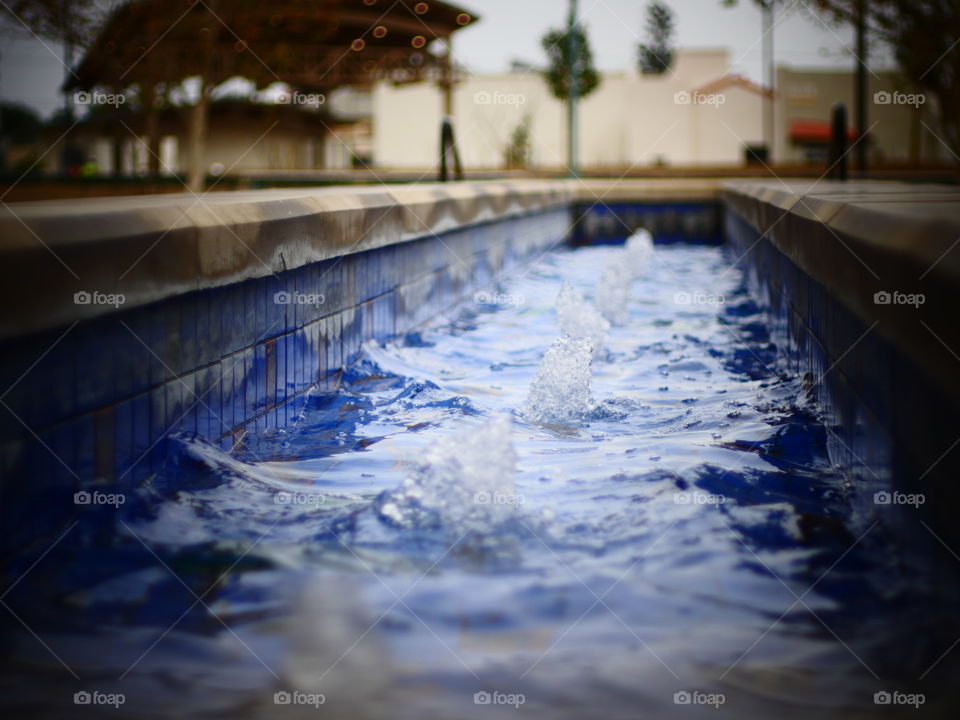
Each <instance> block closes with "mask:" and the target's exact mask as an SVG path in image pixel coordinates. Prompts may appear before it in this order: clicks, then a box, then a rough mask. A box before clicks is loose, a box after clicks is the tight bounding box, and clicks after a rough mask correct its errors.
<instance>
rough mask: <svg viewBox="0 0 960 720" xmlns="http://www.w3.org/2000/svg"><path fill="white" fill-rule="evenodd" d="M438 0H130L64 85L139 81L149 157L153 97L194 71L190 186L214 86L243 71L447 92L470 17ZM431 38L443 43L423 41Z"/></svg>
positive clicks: (258, 78) (262, 77) (254, 76)
mask: <svg viewBox="0 0 960 720" xmlns="http://www.w3.org/2000/svg"><path fill="white" fill-rule="evenodd" d="M475 20H476V17H475V16H473V15H472V14H470V13H468V12H466V11H465V10H463V9H461V8H458V7H455V6H453V5H451V4H449V3H446V2H438V1H437V0H420V1H418V0H130V1H129V2H126V3H124V4H122V5H121V6H119V7H118V8H117V9H116V10H115V12H114V13H113V14H112V15H111V17H110V18H109V20H108V21H107V22H106V23H105V25H104V26H103V28H102V29H101V31H100V33H99V35H98V37H97V38H96V40H95V41H94V42H93V43H92V44H91V45H90V47H89V48H88V50H87V52H86V53H85V55H84V57H83V59H82V60H81V62H80V65H79V66H78V67H77V68H76V71H75V77H72V78H71V80H70V82H69V83H68V85H67V90H70V91H73V90H92V89H94V88H104V89H109V90H110V91H113V92H123V91H125V90H127V89H130V88H132V87H136V88H137V89H138V90H139V94H140V100H141V106H142V108H143V111H144V113H145V114H146V117H145V127H146V128H147V136H148V138H149V142H150V145H151V150H152V152H151V155H152V164H151V169H152V170H153V169H155V167H154V163H155V162H156V157H157V155H158V152H157V150H158V148H159V133H158V132H157V129H156V128H157V123H156V120H155V118H156V115H157V112H156V111H157V105H158V103H157V101H158V98H160V97H163V95H164V93H165V92H166V91H167V90H168V89H170V88H172V87H174V86H177V85H178V84H179V83H181V82H182V81H183V80H185V79H187V78H199V81H200V91H199V95H198V101H197V102H196V104H195V105H194V106H193V108H192V110H191V116H190V120H189V126H190V132H189V143H190V158H191V161H190V171H189V183H188V184H189V185H190V187H191V188H192V189H194V190H197V189H199V188H200V187H201V186H202V183H203V168H202V167H201V163H200V158H201V154H202V146H203V143H204V140H205V137H206V133H207V116H208V107H209V96H210V92H211V90H212V89H213V88H215V87H217V86H218V85H220V84H221V83H223V82H225V81H227V80H230V79H231V78H236V77H241V78H245V79H246V80H248V81H250V82H252V83H253V84H254V85H255V87H256V88H257V89H258V90H261V89H263V88H266V87H268V86H270V85H272V84H273V83H277V82H282V83H286V84H288V85H290V86H291V88H293V90H295V91H300V92H304V93H328V92H330V91H331V90H333V89H335V88H338V87H340V86H343V85H358V86H365V85H370V84H371V83H373V82H376V81H378V80H388V81H391V82H395V83H409V82H416V81H419V80H424V79H434V80H436V81H437V82H439V83H440V84H441V85H442V86H445V87H446V88H447V91H448V92H449V89H450V86H451V84H452V67H451V59H450V58H451V56H450V39H451V36H452V35H453V33H454V32H456V31H457V30H459V29H461V28H463V27H466V26H468V25H470V24H471V23H473V22H475ZM436 40H441V41H443V42H444V43H445V48H446V49H445V51H444V52H442V53H440V54H435V53H433V52H430V51H428V47H429V46H430V45H431V43H433V42H434V41H436Z"/></svg>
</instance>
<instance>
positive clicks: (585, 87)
mask: <svg viewBox="0 0 960 720" xmlns="http://www.w3.org/2000/svg"><path fill="white" fill-rule="evenodd" d="M574 41H575V42H576V44H577V48H578V49H577V66H576V68H575V69H574V72H575V73H576V78H577V95H578V96H579V97H580V98H585V97H587V96H588V95H589V94H590V93H592V92H593V91H594V90H596V89H597V88H598V87H600V73H598V72H597V70H596V68H595V67H594V65H593V52H592V51H591V50H590V42H589V40H588V39H587V33H586V31H585V30H584V29H583V27H582V26H579V25H578V26H577V28H576V30H574ZM541 44H542V45H543V49H544V51H545V52H546V53H547V69H546V70H545V71H544V73H543V76H544V78H545V79H546V81H547V85H548V86H549V87H550V92H552V93H553V95H554V97H556V98H557V99H558V100H566V99H567V98H568V97H569V96H570V42H569V35H568V33H567V31H566V30H551V31H550V32H548V33H547V34H546V35H544V36H543V40H541Z"/></svg>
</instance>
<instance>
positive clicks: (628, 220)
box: [574, 199, 723, 245]
mask: <svg viewBox="0 0 960 720" xmlns="http://www.w3.org/2000/svg"><path fill="white" fill-rule="evenodd" d="M574 219H575V220H576V224H575V229H574V242H576V243H577V244H598V243H611V242H622V241H623V239H624V238H626V237H628V236H629V235H631V234H632V233H633V232H634V230H636V229H637V228H640V227H645V228H647V229H648V230H650V232H652V233H653V235H654V236H655V237H656V238H657V242H659V243H674V242H684V243H703V244H707V245H719V244H721V243H722V242H723V207H722V206H721V204H720V203H719V202H670V203H665V202H658V203H653V202H646V203H641V202H631V203H623V202H604V201H603V200H602V199H600V200H598V201H595V202H593V203H588V204H581V205H578V206H576V207H575V208H574Z"/></svg>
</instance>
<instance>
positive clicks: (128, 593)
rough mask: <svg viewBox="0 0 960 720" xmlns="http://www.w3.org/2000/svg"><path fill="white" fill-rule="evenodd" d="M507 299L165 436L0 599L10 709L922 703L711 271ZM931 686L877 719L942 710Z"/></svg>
mask: <svg viewBox="0 0 960 720" xmlns="http://www.w3.org/2000/svg"><path fill="white" fill-rule="evenodd" d="M705 279H709V287H707V286H705ZM565 283H566V284H565ZM502 289H503V290H504V292H505V293H506V292H509V297H511V298H519V299H522V302H512V303H510V304H509V305H504V306H499V307H497V306H492V305H483V306H479V307H477V306H474V305H470V306H466V307H463V308H459V309H457V310H455V311H453V312H452V314H451V315H450V316H449V317H446V318H441V319H439V320H438V321H437V322H435V323H433V324H432V325H431V326H430V327H429V328H426V329H424V330H422V331H420V332H417V333H412V334H410V335H408V336H406V337H403V338H398V339H397V340H395V341H393V342H389V343H387V344H385V345H378V344H375V343H370V344H368V345H367V346H366V347H365V348H364V350H363V353H362V357H361V358H360V359H359V360H358V361H357V362H355V363H354V364H353V365H352V366H351V367H350V368H348V369H347V371H346V372H345V374H344V378H343V384H342V387H341V389H340V390H339V391H338V392H336V393H331V394H322V395H317V396H314V397H313V398H311V401H310V403H309V405H308V407H307V409H306V411H305V412H304V414H303V416H302V417H301V419H300V420H299V421H298V422H297V424H296V425H295V426H294V427H292V428H291V429H289V430H288V431H285V432H284V431H280V432H278V431H270V432H267V433H265V434H263V435H260V436H255V437H248V438H247V439H246V441H245V443H244V444H243V445H242V446H241V447H240V448H239V449H238V451H237V453H236V454H235V456H229V455H226V454H224V453H222V452H221V451H220V450H219V449H216V448H213V447H211V446H209V445H207V444H205V443H203V442H202V441H200V440H197V439H195V438H190V437H180V438H176V439H174V440H172V441H171V443H170V448H169V455H170V458H169V462H168V466H167V468H166V470H165V471H164V472H163V473H161V474H160V475H159V476H157V477H156V478H154V479H153V480H152V481H151V482H150V483H149V484H148V485H147V486H146V487H144V488H143V490H142V491H141V492H140V493H139V494H138V495H137V496H136V497H134V498H131V499H130V501H129V502H128V503H126V504H125V505H124V506H123V508H121V509H120V510H118V511H112V512H115V513H116V514H115V516H111V518H110V520H109V523H110V525H111V526H115V527H116V529H117V537H111V536H109V535H108V536H107V537H102V536H98V535H96V534H95V533H94V534H90V533H86V534H82V535H81V536H80V537H82V538H83V542H77V543H72V542H64V543H62V544H61V545H59V546H58V547H57V548H56V549H55V550H54V551H53V552H51V554H50V556H49V559H47V560H45V563H44V566H46V567H47V568H48V571H49V572H43V571H42V570H41V571H37V572H36V573H31V574H30V575H28V576H27V579H26V580H25V581H24V582H23V583H22V586H21V587H18V588H17V592H16V593H13V594H12V595H11V596H10V598H8V602H10V603H11V605H12V606H15V607H18V606H17V597H18V593H24V595H23V596H22V597H27V595H26V593H34V594H36V593H38V592H39V591H40V590H43V589H46V590H49V583H50V582H52V583H54V584H55V585H56V586H57V598H58V599H57V604H56V606H55V607H53V608H52V609H51V610H49V611H46V610H45V609H44V608H43V607H42V606H39V605H38V606H37V607H35V608H33V609H32V610H31V611H30V619H31V627H37V628H41V629H42V632H41V633H40V634H41V635H42V637H43V638H44V641H45V642H46V643H47V645H48V647H49V649H51V650H52V651H53V652H55V654H56V657H57V659H55V658H54V657H53V652H47V650H46V649H45V647H44V646H42V645H41V644H40V643H38V642H36V640H35V639H34V638H32V637H30V636H29V635H27V634H26V633H19V634H18V635H17V636H16V638H15V642H14V643H13V647H14V654H15V656H16V657H17V658H18V660H17V664H16V665H15V666H14V667H15V670H14V672H12V673H10V674H9V677H10V678H11V681H10V682H11V685H12V686H15V687H17V688H18V690H17V693H15V696H14V697H13V699H11V698H9V697H8V698H7V700H5V701H4V702H6V703H12V704H13V705H15V706H16V705H17V704H18V703H35V704H37V705H42V706H44V707H45V708H47V710H46V711H45V712H47V714H46V715H44V714H42V713H41V712H40V711H39V710H37V711H36V712H35V714H34V715H32V716H35V717H41V716H42V717H62V713H61V712H60V710H58V709H57V708H62V707H63V706H64V704H66V706H69V709H70V711H71V712H73V711H76V710H78V709H80V710H87V709H90V708H77V707H75V706H72V705H71V704H70V698H71V697H72V693H73V692H76V691H78V690H89V691H93V690H99V691H101V692H103V693H111V692H119V693H123V694H124V698H125V703H124V705H123V706H122V707H121V708H120V709H119V710H113V709H111V710H110V711H109V713H106V715H107V716H110V717H124V716H131V717H176V716H184V715H189V716H191V717H223V716H227V717H237V718H260V717H264V718H266V717H275V716H276V715H277V713H279V712H280V711H283V712H285V713H287V714H289V715H291V716H292V717H299V716H301V715H300V714H298V713H301V714H302V716H304V717H316V716H320V715H318V711H317V709H316V708H315V707H311V706H310V703H314V704H317V703H319V700H318V698H319V694H322V695H323V700H324V703H323V705H322V706H321V710H320V712H322V713H324V715H323V716H324V717H351V718H357V717H359V718H364V717H389V718H407V717H409V718H454V717H455V718H474V717H477V718H485V717H500V716H504V717H508V716H512V715H513V714H516V713H518V712H521V713H525V714H526V715H528V716H532V717H544V718H560V719H563V718H582V717H584V716H587V715H588V714H590V715H593V714H598V715H602V716H604V717H610V718H621V717H622V718H635V717H688V716H689V717H701V716H702V717H731V718H753V717H756V718H767V717H771V716H777V717H780V718H807V717H817V718H822V717H865V718H866V717H874V713H875V712H876V706H875V705H874V703H873V695H874V693H875V692H877V691H882V690H889V691H893V690H902V691H905V692H906V691H910V690H912V689H915V686H917V685H918V683H917V682H916V679H917V678H918V677H919V675H920V673H921V672H922V671H923V669H924V668H926V667H927V666H928V665H930V663H932V662H933V661H934V660H935V659H936V658H937V656H938V655H939V654H940V652H942V650H943V649H945V646H943V647H942V646H941V645H940V644H939V642H940V639H942V638H943V637H946V636H947V635H949V632H947V631H945V630H944V622H952V621H951V620H950V619H945V618H943V617H942V616H940V615H936V614H935V613H936V611H935V610H933V609H929V608H928V607H927V605H925V603H926V602H927V596H926V594H925V593H924V590H923V588H922V587H921V586H918V585H917V583H916V582H915V580H916V579H915V578H913V577H911V575H910V571H909V566H908V565H907V564H906V563H905V561H904V560H903V558H901V557H899V556H898V554H897V553H896V552H895V548H892V547H891V545H890V543H889V542H888V540H887V539H886V536H885V533H884V531H883V528H879V527H877V526H876V525H875V524H874V523H873V521H872V520H871V519H869V518H861V517H857V516H856V515H855V514H854V513H853V512H852V511H851V509H850V508H851V506H852V504H851V503H850V495H851V493H852V492H854V489H853V488H851V487H849V486H848V485H847V483H846V482H845V480H844V478H843V477H842V476H841V475H840V474H839V473H838V472H837V471H836V470H835V468H833V467H832V466H831V464H830V461H829V459H828V457H827V453H826V433H825V430H824V427H823V425H822V422H821V419H820V411H819V409H818V408H817V407H816V406H815V405H813V404H811V403H810V402H809V400H808V399H807V398H806V396H805V395H804V390H803V384H802V382H801V379H799V378H796V377H792V376H790V375H789V374H787V373H785V372H784V371H783V369H782V368H781V367H780V365H779V364H778V360H777V355H776V349H775V348H774V346H773V345H772V344H771V342H770V340H769V338H768V336H767V332H766V318H765V317H764V316H763V315H762V313H760V311H759V310H758V308H757V307H756V306H755V304H754V303H753V302H752V300H751V299H750V297H749V296H748V295H747V294H746V292H745V291H744V289H743V287H742V285H741V278H740V276H739V274H738V273H737V272H736V271H735V270H730V269H729V268H728V266H727V264H726V262H725V260H724V258H723V256H722V253H721V250H719V249H717V248H706V247H684V246H671V247H663V248H657V249H656V250H655V251H654V250H653V249H652V246H650V245H649V244H648V243H647V242H645V241H643V240H642V239H641V240H638V241H635V242H634V243H633V244H632V245H631V247H630V249H629V250H625V249H624V248H614V247H603V248H588V249H579V250H575V251H570V250H565V251H558V252H555V253H552V254H551V255H549V256H548V257H546V258H544V259H542V260H541V261H540V262H538V263H536V264H535V265H534V266H532V267H530V268H528V269H527V270H526V271H524V272H523V273H522V274H520V275H519V276H517V277H514V278H512V279H510V280H509V281H507V282H506V283H505V284H504V287H503V288H502ZM558 296H559V301H558ZM558 311H559V312H558ZM601 313H602V315H603V317H606V318H607V320H604V319H603V317H601ZM558 315H559V318H558ZM608 321H609V322H608ZM81 531H82V528H81V529H80V530H77V531H75V532H78V533H80V532H81ZM91 548H93V549H91ZM51 567H58V568H73V569H72V570H69V571H60V570H58V571H56V572H54V571H53V570H50V569H49V568H51ZM51 573H53V575H52V577H53V580H50V577H51ZM45 583H46V584H45ZM38 588H39V589H40V590H38ZM19 607H21V610H22V611H23V612H27V610H26V609H23V608H22V606H19ZM934 628H938V630H936V631H934ZM930 638H935V639H936V642H934V641H933V640H931V639H930ZM947 644H949V643H947ZM64 665H65V666H67V667H69V668H70V669H71V670H72V671H74V672H76V674H77V675H78V676H79V677H80V679H79V680H77V681H74V680H73V679H72V678H70V677H69V676H66V675H65V673H64V667H63V666H64ZM951 668H953V669H954V670H955V668H956V666H955V664H953V661H952V659H949V658H948V659H947V660H944V661H943V662H942V664H940V665H939V666H937V669H936V671H935V672H932V673H931V674H930V675H929V676H928V678H927V683H926V685H924V686H923V687H924V688H925V689H926V691H927V693H928V695H927V699H926V704H925V705H924V706H923V707H922V708H921V709H920V710H919V711H917V710H914V708H912V707H907V708H903V707H900V708H885V710H889V711H890V712H888V713H885V715H892V716H896V715H897V714H898V713H902V714H904V715H906V716H910V717H917V716H924V717H941V716H945V715H941V713H942V712H944V711H943V708H944V706H945V703H947V702H948V698H946V697H945V696H944V694H943V692H944V691H943V689H942V684H936V681H937V678H944V677H946V678H949V677H950V672H951ZM931 683H934V684H931ZM921 685H922V684H921ZM51 688H52V689H51ZM931 688H934V689H937V691H936V692H933V690H932V689H931ZM277 692H280V693H290V694H289V695H286V696H283V695H281V696H277V699H278V700H280V701H282V700H284V699H289V700H290V701H291V703H293V704H296V703H300V704H298V705H296V707H283V708H278V707H277V706H276V705H275V704H274V698H275V696H274V693H277ZM296 692H300V693H301V694H300V695H295V694H293V693H296ZM478 693H479V695H478ZM677 693H680V695H677ZM683 693H687V695H683ZM697 693H699V694H697ZM938 693H939V694H938ZM685 699H691V701H692V704H689V705H686V704H682V703H683V700H685ZM721 699H722V704H721ZM484 701H489V702H488V703H485V702H484ZM678 702H680V703H681V704H677V703H678ZM697 702H701V703H713V704H714V705H716V706H719V707H714V706H711V705H710V704H695V703H697ZM938 703H939V704H938ZM94 711H95V709H94V710H93V711H91V712H94ZM78 716H82V714H81V715H78ZM91 716H93V715H91Z"/></svg>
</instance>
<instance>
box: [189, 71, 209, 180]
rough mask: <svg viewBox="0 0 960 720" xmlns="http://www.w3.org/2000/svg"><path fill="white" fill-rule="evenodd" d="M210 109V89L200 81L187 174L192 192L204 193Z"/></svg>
mask: <svg viewBox="0 0 960 720" xmlns="http://www.w3.org/2000/svg"><path fill="white" fill-rule="evenodd" d="M209 109H210V95H209V88H208V87H207V84H206V82H205V81H204V80H203V79H202V78H201V80H200V97H198V98H197V104H196V105H194V106H193V107H192V108H191V109H190V121H189V135H190V167H189V170H188V173H187V188H188V189H189V190H190V192H193V193H201V192H203V188H204V184H205V181H206V176H207V169H206V167H205V163H204V158H203V155H204V153H203V151H204V146H205V145H206V139H207V114H208V111H209Z"/></svg>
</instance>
